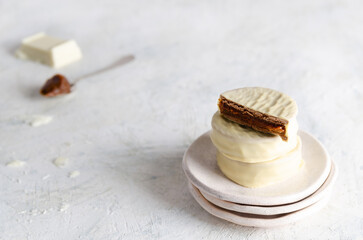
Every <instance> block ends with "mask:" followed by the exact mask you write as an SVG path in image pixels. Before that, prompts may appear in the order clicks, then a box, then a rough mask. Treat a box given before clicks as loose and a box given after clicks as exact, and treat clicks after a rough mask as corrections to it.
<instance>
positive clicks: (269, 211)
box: [198, 162, 337, 215]
mask: <svg viewBox="0 0 363 240" xmlns="http://www.w3.org/2000/svg"><path fill="white" fill-rule="evenodd" d="M336 178H337V170H336V168H335V165H334V163H333V162H332V167H331V170H330V174H329V176H328V178H327V180H326V181H325V182H324V184H323V185H322V186H321V187H320V188H319V189H318V190H317V191H316V192H314V193H313V194H312V195H310V196H308V197H307V198H304V199H303V200H301V201H298V202H295V203H290V204H284V205H277V206H253V205H244V204H238V203H233V202H228V201H223V200H220V199H218V198H215V197H213V196H211V195H209V194H208V193H205V192H203V191H201V190H200V189H198V190H199V191H200V193H201V194H202V195H203V197H204V198H205V199H207V200H208V201H209V202H211V203H213V204H214V205H216V206H218V207H221V208H224V209H228V210H232V211H235V212H241V213H250V214H258V215H277V214H284V213H291V212H294V211H298V210H301V209H303V208H305V207H308V206H310V205H312V204H314V203H316V202H318V201H320V200H321V199H322V198H324V197H325V196H327V195H330V192H331V189H332V187H333V185H334V182H335V180H336Z"/></svg>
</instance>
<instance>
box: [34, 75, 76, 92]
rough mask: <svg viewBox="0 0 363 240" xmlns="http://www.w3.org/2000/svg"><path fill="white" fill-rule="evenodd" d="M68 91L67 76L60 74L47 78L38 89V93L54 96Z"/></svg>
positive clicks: (69, 87) (69, 86) (69, 89)
mask: <svg viewBox="0 0 363 240" xmlns="http://www.w3.org/2000/svg"><path fill="white" fill-rule="evenodd" d="M70 92H71V84H69V82H68V80H67V78H66V77H64V76H63V75H61V74H56V75H54V76H53V77H52V78H50V79H48V80H47V81H46V82H45V84H44V85H43V87H42V88H41V89H40V94H41V95H43V96H45V97H55V96H58V95H61V94H67V93H70Z"/></svg>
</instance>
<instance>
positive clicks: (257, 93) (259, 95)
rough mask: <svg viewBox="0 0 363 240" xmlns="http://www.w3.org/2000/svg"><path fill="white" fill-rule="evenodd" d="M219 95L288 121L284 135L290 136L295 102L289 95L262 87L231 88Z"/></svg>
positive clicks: (294, 114)
mask: <svg viewBox="0 0 363 240" xmlns="http://www.w3.org/2000/svg"><path fill="white" fill-rule="evenodd" d="M221 96H223V97H225V98H226V99H228V100H230V101H233V102H235V103H238V104H240V105H243V106H245V107H248V108H251V109H253V110H255V111H259V112H262V113H265V114H269V115H272V116H275V117H279V118H283V119H285V120H287V121H289V124H288V125H287V128H286V136H288V137H290V131H291V127H290V121H294V120H295V119H296V115H297V104H296V102H295V100H294V99H292V98H291V97H290V96H288V95H286V94H284V93H281V92H278V91H276V90H273V89H269V88H262V87H246V88H238V89H233V90H230V91H227V92H224V93H222V94H221ZM294 130H295V129H293V130H292V131H294ZM293 133H294V132H293Z"/></svg>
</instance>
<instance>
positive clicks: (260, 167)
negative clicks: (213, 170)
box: [210, 87, 303, 187]
mask: <svg viewBox="0 0 363 240" xmlns="http://www.w3.org/2000/svg"><path fill="white" fill-rule="evenodd" d="M221 98H224V99H228V101H229V102H228V106H222V107H229V105H230V103H231V102H232V103H236V104H237V107H239V106H243V109H242V111H244V110H245V109H246V108H247V109H248V112H247V113H246V112H243V114H247V117H250V119H248V121H249V125H251V124H252V126H249V125H248V126H249V127H246V126H242V125H240V124H239V123H240V122H239V121H238V120H237V121H236V122H238V123H236V122H235V121H231V120H229V119H230V118H228V117H226V116H225V115H224V114H221V112H222V109H221V105H220V104H219V107H220V111H218V112H216V113H215V114H214V116H213V118H212V132H211V135H210V136H211V140H212V142H213V144H214V145H215V147H216V148H217V150H218V151H217V152H218V153H217V162H218V166H219V168H220V169H221V171H222V172H223V173H224V175H225V176H227V177H228V178H230V179H231V180H233V181H235V182H236V183H238V184H240V185H242V186H245V187H263V186H267V185H270V184H273V183H276V182H279V181H282V180H284V179H287V178H289V177H291V176H292V175H294V174H295V173H296V172H297V171H298V170H299V169H300V168H301V166H303V161H302V157H301V142H300V138H299V137H298V135H297V131H298V124H297V121H296V115H297V105H296V103H295V101H294V100H293V99H292V98H291V97H289V96H287V95H286V94H283V93H280V92H278V91H275V90H272V89H267V88H258V87H254V88H240V89H236V90H231V91H228V92H225V93H223V94H221ZM221 98H220V102H219V103H221ZM233 107H235V106H233ZM236 110H239V108H234V109H227V111H226V112H227V113H232V115H233V116H239V113H234V111H236ZM251 112H252V113H253V116H250V115H248V114H250V113H251ZM256 113H257V114H256ZM260 113H261V114H262V115H261V114H260ZM259 114H260V115H259ZM230 115H231V114H230ZM266 116H267V118H268V119H267V121H270V120H271V119H272V120H273V121H275V119H274V118H276V119H278V121H280V120H282V121H280V122H281V123H284V134H283V136H282V135H281V134H279V133H277V134H275V135H274V134H270V133H266V132H265V131H264V130H263V131H262V132H261V131H257V130H256V128H254V126H253V123H254V122H255V121H259V119H258V118H259V117H261V119H262V120H261V119H260V120H261V121H260V122H259V124H260V126H262V125H261V124H265V123H266V122H264V121H265V120H266ZM244 117H245V116H244ZM227 118H228V119H227ZM256 118H257V119H256ZM232 119H233V118H232ZM266 124H273V122H272V123H271V121H270V122H267V123H266Z"/></svg>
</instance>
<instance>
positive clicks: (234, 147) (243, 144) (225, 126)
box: [210, 112, 298, 163]
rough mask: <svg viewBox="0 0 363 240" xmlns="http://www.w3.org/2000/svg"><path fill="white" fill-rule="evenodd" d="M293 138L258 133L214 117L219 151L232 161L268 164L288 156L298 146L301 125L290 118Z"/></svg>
mask: <svg viewBox="0 0 363 240" xmlns="http://www.w3.org/2000/svg"><path fill="white" fill-rule="evenodd" d="M289 125H290V137H289V140H288V141H282V140H281V138H280V136H277V135H271V134H266V133H261V132H257V131H255V130H253V129H251V128H247V127H242V126H241V125H239V124H237V123H234V122H232V121H229V120H228V119H226V118H224V117H222V116H221V114H220V113H219V112H216V113H215V114H214V116H213V118H212V132H211V135H210V137H211V140H212V142H213V144H214V145H215V146H216V148H217V149H218V151H220V152H221V153H223V154H224V155H226V156H227V157H228V158H231V159H234V160H238V161H241V162H246V163H257V162H266V161H270V160H272V159H275V158H277V157H279V156H282V155H285V154H286V153H288V152H290V151H291V150H292V149H294V148H295V147H296V144H297V130H298V124H297V121H296V119H295V118H293V119H290V123H289Z"/></svg>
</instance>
